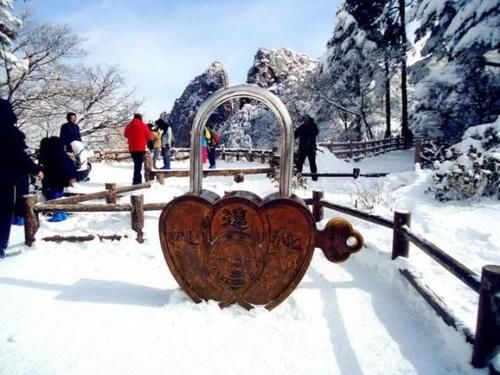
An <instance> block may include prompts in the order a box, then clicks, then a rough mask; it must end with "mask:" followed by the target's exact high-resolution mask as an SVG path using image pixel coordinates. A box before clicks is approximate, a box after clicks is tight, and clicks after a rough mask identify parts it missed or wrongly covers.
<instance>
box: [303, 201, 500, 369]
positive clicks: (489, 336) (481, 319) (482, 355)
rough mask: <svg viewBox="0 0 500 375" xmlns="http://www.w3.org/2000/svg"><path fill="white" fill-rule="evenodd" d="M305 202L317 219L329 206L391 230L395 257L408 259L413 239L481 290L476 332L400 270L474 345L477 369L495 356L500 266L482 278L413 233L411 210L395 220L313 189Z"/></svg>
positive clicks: (499, 338) (498, 335)
mask: <svg viewBox="0 0 500 375" xmlns="http://www.w3.org/2000/svg"><path fill="white" fill-rule="evenodd" d="M306 202H307V203H311V204H312V205H313V207H312V212H313V216H314V218H315V220H316V221H320V220H322V219H323V215H324V214H323V210H324V208H328V209H332V210H335V211H339V212H342V213H345V214H348V215H351V216H354V217H357V218H359V219H362V220H365V221H368V222H371V223H374V224H377V225H381V226H383V227H386V228H389V229H392V231H393V240H392V259H396V258H398V257H400V256H401V257H406V258H408V257H409V244H410V242H411V243H412V244H413V245H415V246H416V247H417V249H419V250H422V251H423V252H424V253H425V254H427V255H428V256H430V257H431V258H432V259H434V260H435V261H436V262H437V263H438V264H439V265H441V266H442V267H444V268H445V269H446V270H448V271H449V272H450V273H451V274H452V275H453V276H455V277H456V278H457V279H458V280H460V281H462V282H463V283H464V284H465V285H466V286H467V287H469V288H470V289H471V290H473V291H474V292H476V293H478V294H479V306H478V312H477V320H476V333H475V335H474V334H472V333H471V332H470V330H469V329H467V328H466V327H465V326H464V325H463V324H462V323H460V322H459V321H458V320H457V319H456V318H455V317H454V316H453V315H452V314H451V313H450V312H449V310H448V308H447V307H446V306H445V305H444V304H443V302H441V300H440V299H439V297H437V296H436V295H435V294H434V293H433V292H432V290H430V289H429V288H428V287H427V286H426V285H424V284H423V283H422V282H421V281H420V280H419V278H418V277H416V276H415V275H414V274H413V273H411V271H409V270H407V269H405V270H400V272H401V275H402V276H403V277H404V278H405V279H406V280H408V282H409V283H410V285H412V286H413V287H414V288H415V289H416V290H417V292H418V293H419V294H420V295H421V296H422V297H423V298H424V300H425V301H426V302H427V303H428V304H429V306H430V307H431V308H432V309H433V310H434V311H435V312H436V314H438V316H440V317H441V318H442V319H443V321H444V322H445V323H446V324H448V325H449V326H451V327H453V328H455V329H456V330H457V331H458V332H460V333H461V334H462V335H463V336H464V338H465V340H466V341H467V342H469V343H471V344H472V345H473V353H472V360H471V364H472V365H473V366H474V367H477V368H482V367H486V366H488V364H489V361H490V359H491V358H492V356H493V355H495V352H496V351H497V350H498V349H500V265H487V266H484V267H483V269H482V273H481V277H480V276H479V275H477V274H476V273H475V272H473V271H472V270H470V269H469V268H468V267H466V266H465V265H463V264H462V263H460V262H459V261H458V260H456V259H454V258H453V257H451V256H450V255H449V254H447V253H446V252H445V251H443V250H442V249H440V248H439V247H438V246H436V245H434V244H433V243H431V242H430V241H428V240H426V239H425V238H422V237H421V236H419V235H418V234H416V233H415V232H413V231H412V230H411V228H410V223H411V213H410V212H395V213H394V218H393V220H389V219H386V218H383V217H381V216H378V215H372V214H368V213H366V212H362V211H359V210H356V209H353V208H350V207H346V206H342V205H338V204H335V203H332V202H329V201H327V200H324V199H323V192H322V191H314V192H313V199H311V200H306Z"/></svg>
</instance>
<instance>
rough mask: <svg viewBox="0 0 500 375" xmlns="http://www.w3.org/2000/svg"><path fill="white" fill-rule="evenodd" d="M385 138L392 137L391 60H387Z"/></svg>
mask: <svg viewBox="0 0 500 375" xmlns="http://www.w3.org/2000/svg"><path fill="white" fill-rule="evenodd" d="M384 64H385V138H390V136H391V77H390V70H389V59H388V58H387V57H386V59H385V62H384Z"/></svg>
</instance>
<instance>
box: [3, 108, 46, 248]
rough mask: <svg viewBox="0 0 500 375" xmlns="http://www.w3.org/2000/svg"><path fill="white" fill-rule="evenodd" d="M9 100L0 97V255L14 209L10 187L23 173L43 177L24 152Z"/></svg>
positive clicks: (12, 188) (22, 140)
mask: <svg viewBox="0 0 500 375" xmlns="http://www.w3.org/2000/svg"><path fill="white" fill-rule="evenodd" d="M16 122H17V117H16V115H15V113H14V111H13V110H12V106H11V104H10V103H9V102H8V101H7V100H4V99H0V257H4V256H5V249H6V248H7V246H8V244H9V237H10V226H11V222H12V213H13V210H14V195H15V193H14V191H15V184H16V181H17V179H18V177H20V176H22V175H26V174H33V175H37V176H38V177H39V178H40V179H43V173H42V172H41V169H40V167H39V166H38V165H36V164H35V163H34V162H33V160H31V158H30V157H29V156H28V154H27V153H26V151H25V149H26V143H25V141H24V139H25V136H24V134H23V132H21V131H20V130H19V129H18V128H17V127H16V126H15V124H16Z"/></svg>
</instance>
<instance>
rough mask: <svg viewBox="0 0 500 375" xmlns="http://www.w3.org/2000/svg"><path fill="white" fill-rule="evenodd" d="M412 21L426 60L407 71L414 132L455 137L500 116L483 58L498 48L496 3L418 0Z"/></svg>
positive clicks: (493, 80) (494, 69)
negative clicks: (412, 90) (412, 96)
mask: <svg viewBox="0 0 500 375" xmlns="http://www.w3.org/2000/svg"><path fill="white" fill-rule="evenodd" d="M412 18H413V19H415V20H416V21H418V23H419V24H420V27H419V28H418V29H417V30H416V33H415V36H416V40H417V41H418V40H421V41H425V43H424V45H423V48H422V51H421V55H422V56H426V57H425V58H424V59H422V60H421V61H419V62H418V63H417V64H415V65H414V66H413V67H412V80H413V82H414V83H415V101H414V105H413V114H412V119H413V121H414V124H415V127H416V129H417V131H418V133H419V134H421V135H440V136H444V137H446V138H449V139H459V138H460V137H461V135H462V134H463V132H464V131H465V130H466V129H467V128H468V127H470V126H473V125H476V124H479V123H487V122H491V121H493V120H494V119H495V118H496V116H498V114H499V113H500V99H498V98H499V97H500V78H499V74H498V73H499V71H498V69H499V67H498V64H496V63H495V62H494V61H493V62H492V61H489V60H488V56H489V54H490V53H491V52H492V51H495V49H498V47H499V45H500V41H499V40H498V29H499V28H500V7H499V6H498V2H496V1H491V0H456V1H450V0H440V1H434V0H433V1H431V0H420V1H418V2H417V3H416V4H415V6H414V7H413V9H412Z"/></svg>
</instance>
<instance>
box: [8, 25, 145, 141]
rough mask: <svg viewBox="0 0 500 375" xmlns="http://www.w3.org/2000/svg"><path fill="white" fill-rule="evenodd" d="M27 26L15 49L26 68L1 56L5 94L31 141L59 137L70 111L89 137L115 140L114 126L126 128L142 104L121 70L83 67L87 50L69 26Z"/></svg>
mask: <svg viewBox="0 0 500 375" xmlns="http://www.w3.org/2000/svg"><path fill="white" fill-rule="evenodd" d="M25 24H26V26H25V28H24V29H22V30H21V32H20V33H19V35H18V37H17V38H16V40H15V42H14V43H13V44H12V47H11V52H12V53H13V54H14V55H16V56H17V57H18V60H19V61H20V62H21V63H22V64H23V65H24V69H16V67H15V66H13V64H12V63H11V62H10V61H9V60H8V59H7V58H5V57H2V56H0V64H1V67H0V93H1V94H2V96H4V97H6V98H8V99H9V100H10V101H11V103H12V105H13V108H14V110H15V111H16V113H17V115H18V117H19V122H18V126H19V127H20V128H23V130H24V131H25V133H26V134H27V137H28V141H29V142H30V143H31V144H36V143H37V142H38V140H39V139H40V138H41V137H45V136H48V135H58V134H59V127H60V125H61V124H62V122H63V121H64V118H65V114H66V113H67V112H76V113H77V115H78V117H79V119H80V120H79V124H80V127H81V129H82V135H83V136H84V137H85V136H89V138H90V136H91V135H95V137H92V138H94V139H95V140H98V141H99V143H106V142H112V140H111V138H110V136H109V134H110V133H112V134H114V133H116V132H115V131H110V129H117V128H118V127H121V126H122V125H123V124H124V122H125V121H126V120H127V119H129V118H131V116H132V114H133V113H134V112H135V111H137V108H138V107H139V106H140V104H141V102H139V101H137V100H134V99H133V97H132V96H133V91H131V90H128V91H127V90H126V87H125V83H124V81H123V78H122V76H121V74H120V72H119V70H118V68H117V67H116V66H96V67H85V66H80V65H77V64H76V62H75V61H74V60H76V59H78V58H81V57H83V56H84V55H85V52H84V51H83V50H82V48H81V43H82V40H81V39H80V38H79V37H78V36H76V35H75V34H73V33H72V31H71V29H70V28H69V27H68V26H61V25H52V24H42V25H37V24H32V23H30V22H29V21H28V22H25ZM71 60H73V61H71Z"/></svg>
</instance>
